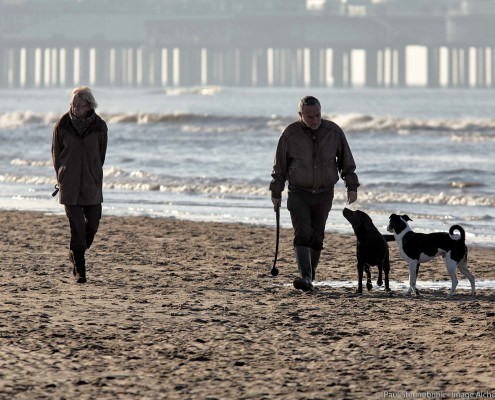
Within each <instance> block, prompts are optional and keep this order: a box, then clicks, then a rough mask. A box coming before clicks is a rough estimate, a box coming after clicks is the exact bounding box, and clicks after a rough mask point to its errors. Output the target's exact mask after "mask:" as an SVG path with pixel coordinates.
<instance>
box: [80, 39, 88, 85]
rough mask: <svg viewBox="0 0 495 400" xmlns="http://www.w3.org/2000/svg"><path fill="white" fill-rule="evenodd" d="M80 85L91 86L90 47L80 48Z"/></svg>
mask: <svg viewBox="0 0 495 400" xmlns="http://www.w3.org/2000/svg"><path fill="white" fill-rule="evenodd" d="M78 84H79V85H89V84H90V83H89V47H87V46H81V47H79V80H78Z"/></svg>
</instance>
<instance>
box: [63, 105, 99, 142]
mask: <svg viewBox="0 0 495 400" xmlns="http://www.w3.org/2000/svg"><path fill="white" fill-rule="evenodd" d="M69 117H70V121H71V122H72V126H73V127H74V129H75V130H76V132H77V133H78V134H79V136H82V134H83V133H84V132H85V131H86V130H87V129H88V128H89V127H90V125H91V124H92V123H93V122H94V120H95V119H96V113H95V110H91V111H89V113H88V114H86V116H85V117H76V116H75V115H74V114H72V112H71V111H69Z"/></svg>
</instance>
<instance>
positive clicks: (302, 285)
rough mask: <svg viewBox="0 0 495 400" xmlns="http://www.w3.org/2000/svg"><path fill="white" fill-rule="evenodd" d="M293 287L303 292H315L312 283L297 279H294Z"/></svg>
mask: <svg viewBox="0 0 495 400" xmlns="http://www.w3.org/2000/svg"><path fill="white" fill-rule="evenodd" d="M294 287H295V288H296V289H299V290H302V291H304V292H313V291H314V290H315V288H314V286H313V284H312V283H310V282H308V281H307V280H306V279H303V278H299V277H298V278H295V279H294Z"/></svg>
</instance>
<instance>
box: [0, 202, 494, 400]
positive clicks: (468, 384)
mask: <svg viewBox="0 0 495 400" xmlns="http://www.w3.org/2000/svg"><path fill="white" fill-rule="evenodd" d="M331 218H332V214H330V219H329V224H328V226H329V227H331ZM0 232H1V237H2V239H1V240H0V253H1V268H0V399H2V400H3V399H30V400H31V399H73V398H79V399H210V400H213V399H329V398H337V399H367V398H379V397H382V398H406V396H409V398H413V397H415V398H434V397H431V396H433V395H434V396H436V398H466V396H468V395H469V394H473V393H474V394H475V393H476V392H479V394H480V395H483V394H485V398H495V346H494V340H495V307H494V305H495V288H492V289H488V290H487V289H485V290H478V292H477V296H476V298H475V299H472V298H471V297H470V295H469V291H468V290H459V291H458V293H457V295H456V296H455V298H453V299H450V300H448V299H446V293H447V291H446V290H444V289H439V290H436V289H435V290H431V289H423V290H422V291H421V295H420V296H419V297H408V296H406V295H405V293H404V292H402V291H394V292H393V293H392V294H388V293H385V292H384V291H383V289H378V288H376V284H375V289H374V290H373V291H371V292H365V293H363V294H362V295H357V294H355V287H332V286H331V285H330V286H321V287H320V288H319V290H318V291H317V292H315V293H302V292H299V291H296V290H295V289H293V287H292V286H291V283H292V280H293V278H294V276H295V274H296V267H295V263H294V261H293V256H292V231H291V230H287V229H283V230H282V232H281V244H280V256H279V269H280V275H279V276H278V277H275V278H274V277H271V276H270V275H269V270H270V268H271V264H272V261H273V251H274V243H275V231H274V229H273V228H265V227H258V226H251V225H241V224H237V225H233V224H217V223H195V222H187V221H179V220H174V219H151V218H144V217H125V218H124V217H111V216H104V217H103V219H102V223H101V228H100V231H99V233H98V235H97V237H96V240H95V243H94V246H93V248H92V249H91V250H90V252H89V254H88V255H87V262H88V283H87V284H84V285H77V284H75V283H74V282H73V277H72V275H71V266H70V263H69V261H68V258H67V254H68V248H67V244H68V234H69V230H68V223H67V220H66V218H65V216H53V215H44V214H41V213H34V212H33V213H31V212H16V211H0ZM325 245H326V248H325V249H324V250H323V253H322V260H321V264H320V267H319V268H318V272H317V279H318V280H328V281H355V280H356V267H355V264H356V262H355V237H354V236H338V235H335V234H331V233H330V234H328V235H327V237H326V240H325ZM468 246H469V243H468ZM390 249H391V261H392V269H391V279H392V280H394V281H405V280H407V278H408V274H407V267H406V264H405V262H404V261H402V260H401V259H400V258H399V256H398V253H397V246H396V245H395V243H390ZM494 259H495V248H475V247H470V252H469V268H470V270H471V271H472V272H473V273H474V275H475V276H476V279H477V280H479V281H482V280H489V279H491V280H493V279H495V267H494V263H493V260H494ZM376 275H377V273H376V269H375V268H374V269H373V277H374V280H376ZM460 279H462V280H464V278H463V277H461V276H460ZM422 280H445V281H446V280H448V275H447V272H446V269H445V266H444V265H443V261H442V260H441V259H438V260H435V261H432V262H429V263H427V264H424V265H422V267H421V271H420V278H419V281H418V287H419V288H420V289H421V281H422ZM428 393H430V397H426V396H427V395H428ZM456 396H457V397H456ZM487 396H491V397H487Z"/></svg>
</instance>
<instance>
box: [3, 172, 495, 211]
mask: <svg viewBox="0 0 495 400" xmlns="http://www.w3.org/2000/svg"><path fill="white" fill-rule="evenodd" d="M0 182H8V183H23V184H34V185H45V186H49V187H50V190H51V188H52V187H53V185H54V184H55V180H54V179H53V177H48V176H46V177H45V176H35V175H15V174H0ZM104 189H106V190H127V191H153V192H168V193H186V194H189V195H206V196H213V197H225V198H230V197H232V198H237V197H251V196H254V197H266V196H269V195H270V193H269V190H268V184H267V182H262V181H261V180H250V181H243V180H234V179H227V178H224V179H221V178H199V177H174V176H160V177H157V176H154V175H152V174H149V173H146V172H143V171H132V172H126V171H123V170H121V169H118V168H110V169H108V170H105V181H104ZM344 196H345V191H344V190H336V192H335V201H345V198H344ZM359 201H360V203H363V204H384V203H387V204H394V203H395V204H407V203H409V204H430V205H451V206H475V207H478V206H486V207H495V198H493V197H490V196H484V195H474V194H466V193H449V192H448V191H443V192H440V193H437V192H435V193H434V194H432V193H425V192H424V191H422V192H418V191H414V190H411V191H407V192H398V191H394V190H384V189H383V187H382V188H379V187H376V188H374V189H372V190H361V191H360V192H359Z"/></svg>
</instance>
